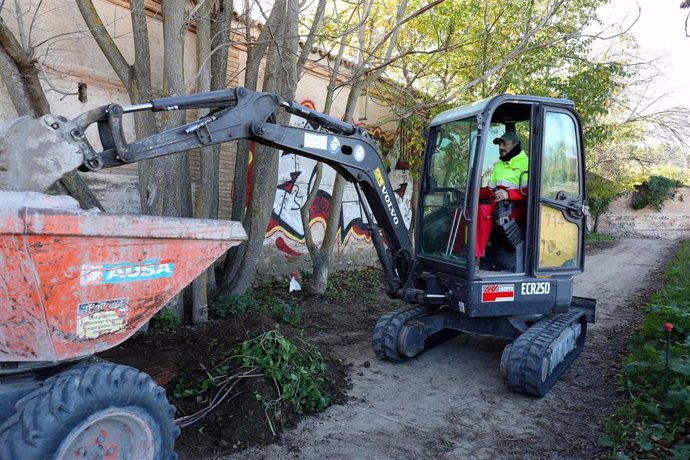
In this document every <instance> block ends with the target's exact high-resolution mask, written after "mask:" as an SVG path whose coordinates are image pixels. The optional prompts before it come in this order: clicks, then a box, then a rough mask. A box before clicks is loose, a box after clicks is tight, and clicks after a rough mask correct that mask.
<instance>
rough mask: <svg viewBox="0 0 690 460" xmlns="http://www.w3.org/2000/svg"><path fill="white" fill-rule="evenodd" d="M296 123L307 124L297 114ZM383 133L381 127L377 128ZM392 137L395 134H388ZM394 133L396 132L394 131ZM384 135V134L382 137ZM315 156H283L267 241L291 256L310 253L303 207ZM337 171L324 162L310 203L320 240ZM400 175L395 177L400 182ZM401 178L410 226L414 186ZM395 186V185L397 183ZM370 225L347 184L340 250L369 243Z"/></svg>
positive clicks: (397, 191) (314, 229)
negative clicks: (307, 245) (301, 210)
mask: <svg viewBox="0 0 690 460" xmlns="http://www.w3.org/2000/svg"><path fill="white" fill-rule="evenodd" d="M301 104H302V105H304V106H306V107H309V108H312V109H313V108H315V105H314V103H313V102H311V101H303V102H301ZM290 123H291V124H292V125H293V126H299V127H307V123H306V121H305V120H304V119H302V118H299V117H295V116H293V117H292V119H291V120H290ZM377 129H378V130H379V131H380V134H381V135H382V134H383V131H381V129H380V128H377ZM386 136H387V137H390V136H391V135H386ZM392 136H393V137H394V134H393V135H392ZM379 138H380V139H383V136H381V137H379ZM316 164H317V162H316V161H315V160H311V159H308V158H304V157H300V156H297V155H294V154H291V153H283V154H282V155H281V156H280V164H279V173H278V184H277V187H276V195H275V199H274V202H273V211H272V213H271V218H270V222H269V224H268V228H267V229H266V244H270V245H275V248H276V249H277V250H278V251H280V252H281V253H282V254H284V255H285V256H286V257H287V258H289V259H292V258H297V257H300V256H302V255H303V254H305V253H306V248H305V247H304V228H303V225H302V218H301V215H300V209H301V208H302V206H303V205H304V203H305V202H306V199H307V196H308V194H309V191H310V190H311V189H312V187H313V184H314V179H315V177H316ZM335 177H336V172H335V171H334V170H333V169H332V168H330V167H328V166H326V165H324V167H323V172H322V177H321V185H320V186H319V190H318V191H317V192H316V198H315V199H314V201H313V203H312V204H311V206H310V207H309V227H310V229H311V231H312V235H313V236H314V239H315V240H316V241H317V242H320V241H321V240H322V239H323V236H324V233H325V229H326V221H327V219H328V215H329V213H330V209H331V194H330V192H331V191H332V190H333V184H334V183H335ZM396 179H398V178H396V177H391V181H392V182H396ZM397 182H400V183H399V184H398V185H397V187H396V188H395V190H394V191H395V194H394V196H396V199H397V201H398V205H399V206H400V209H401V212H402V214H403V220H404V222H405V224H406V225H407V226H409V223H410V217H411V209H410V204H409V202H410V196H408V195H411V190H409V187H408V186H407V185H408V184H407V182H404V181H401V180H398V181H397ZM394 187H395V185H394ZM366 229H367V219H366V215H365V213H364V210H363V208H362V204H361V203H360V201H359V196H358V195H357V191H356V190H355V187H354V186H353V185H352V184H347V185H346V188H345V192H344V195H343V203H342V208H341V211H340V217H339V223H338V238H337V251H338V252H339V253H342V252H343V251H345V250H346V248H349V247H353V248H354V247H367V246H369V245H370V244H371V238H370V236H369V232H368V231H367V230H366Z"/></svg>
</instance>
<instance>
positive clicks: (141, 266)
mask: <svg viewBox="0 0 690 460" xmlns="http://www.w3.org/2000/svg"><path fill="white" fill-rule="evenodd" d="M174 273H175V264H174V263H173V261H172V260H158V259H153V260H145V261H143V262H141V263H139V262H119V263H115V264H101V265H91V264H84V265H82V266H81V273H80V276H79V284H81V285H82V286H88V285H92V284H117V283H129V282H132V281H148V280H153V279H157V278H170V277H171V276H173V274H174Z"/></svg>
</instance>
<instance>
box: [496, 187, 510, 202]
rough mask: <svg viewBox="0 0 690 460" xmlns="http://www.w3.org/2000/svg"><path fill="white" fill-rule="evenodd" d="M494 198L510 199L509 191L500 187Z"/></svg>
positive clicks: (498, 199) (499, 199) (497, 199)
mask: <svg viewBox="0 0 690 460" xmlns="http://www.w3.org/2000/svg"><path fill="white" fill-rule="evenodd" d="M494 199H495V200H496V201H503V200H507V199H508V192H507V191H506V190H503V189H502V188H500V189H498V190H496V191H495V192H494Z"/></svg>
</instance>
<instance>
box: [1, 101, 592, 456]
mask: <svg viewBox="0 0 690 460" xmlns="http://www.w3.org/2000/svg"><path fill="white" fill-rule="evenodd" d="M201 108H204V109H209V111H208V113H207V114H206V115H203V116H202V117H201V118H199V119H198V120H196V121H194V122H191V123H189V124H186V125H184V126H180V127H177V128H173V129H170V130H167V131H165V132H161V133H158V134H154V135H151V136H149V137H146V138H143V139H139V140H136V141H132V142H128V141H127V139H126V137H125V134H124V131H123V116H124V115H126V114H130V113H133V112H137V111H144V110H151V111H170V110H188V109H201ZM278 110H284V111H286V112H288V113H290V114H292V115H295V116H298V117H301V118H303V119H305V120H307V121H308V122H309V124H310V125H311V126H312V127H313V126H317V127H318V128H317V129H306V128H299V127H294V126H287V125H282V124H279V123H277V122H276V112H277V111H278ZM94 124H95V125H97V128H98V137H99V138H100V144H101V146H102V148H98V149H95V148H94V147H93V146H92V144H91V143H90V142H89V140H88V138H87V136H86V135H85V132H86V130H87V128H89V127H90V126H91V125H94ZM506 132H512V133H515V134H517V135H518V136H519V138H520V139H521V145H522V148H523V150H525V152H526V153H528V155H529V169H528V170H527V171H524V172H522V174H521V176H520V184H519V185H520V187H519V189H520V190H521V193H523V195H524V206H525V208H526V213H525V216H526V217H525V218H524V220H523V221H515V220H511V218H510V217H509V215H510V212H508V211H509V210H505V209H501V207H499V206H497V207H496V212H495V213H494V217H493V219H494V221H493V227H492V232H491V234H490V237H489V243H488V246H487V249H486V251H485V254H483V255H482V257H481V258H479V257H477V255H478V254H475V251H476V250H475V243H476V240H477V230H476V228H477V226H476V221H477V219H478V209H479V206H480V205H481V204H482V200H481V199H480V190H481V189H482V188H483V187H486V186H487V182H488V177H489V176H490V173H491V170H492V166H493V165H494V164H495V163H496V161H498V159H499V155H498V149H497V147H496V146H495V145H494V143H493V140H494V139H495V138H497V137H500V136H501V135H503V134H504V133H506ZM425 135H426V145H425V150H424V160H423V172H422V177H421V181H420V185H419V186H420V190H419V194H418V196H419V200H418V203H416V207H417V208H416V209H417V212H416V221H415V227H414V228H415V232H414V234H415V235H414V245H413V242H412V240H411V238H410V236H409V233H408V229H407V228H406V226H405V224H404V222H403V219H402V214H401V212H400V208H399V205H398V202H397V200H396V198H395V195H394V193H393V189H392V187H391V183H390V180H389V177H388V175H387V171H386V168H385V166H384V164H383V162H382V160H381V157H380V155H379V154H378V152H377V150H376V144H375V142H374V141H373V140H372V139H371V138H370V136H369V135H368V134H367V133H366V131H365V130H364V129H363V128H361V127H356V126H353V125H352V124H350V123H347V122H344V121H341V120H338V119H336V118H332V117H330V116H328V115H325V114H322V113H320V112H317V111H314V110H311V109H309V108H306V107H304V106H301V105H299V104H296V103H294V102H291V101H286V100H284V99H282V98H281V97H280V96H278V95H275V94H269V93H261V92H254V91H250V90H247V89H244V88H234V89H227V90H222V91H213V92H207V93H198V94H192V95H184V96H174V97H167V98H159V99H154V100H152V101H150V102H149V103H143V104H137V105H132V106H127V107H122V106H120V105H117V104H110V105H106V106H102V107H99V108H96V109H93V110H90V111H88V112H86V113H84V114H82V115H80V116H78V117H76V118H74V119H72V120H68V119H66V118H64V117H59V116H55V115H46V116H44V117H42V118H40V119H28V118H23V119H20V120H19V121H15V122H11V123H9V124H5V125H0V166H2V168H0V189H4V190H8V189H9V190H14V191H9V192H0V193H2V194H3V195H1V196H0V203H2V204H1V205H0V241H1V242H2V243H3V244H2V245H1V246H0V269H1V270H0V272H1V274H0V318H1V319H2V321H0V378H1V379H2V384H1V385H0V390H2V391H0V407H2V408H3V410H2V413H3V414H5V416H4V417H5V418H3V417H0V441H2V445H3V447H1V448H0V458H13V456H14V454H13V453H15V454H16V453H18V452H20V453H21V454H20V455H21V456H22V458H46V457H47V456H53V455H57V456H58V457H59V455H61V454H65V455H68V454H69V455H71V453H73V452H76V453H78V454H79V455H82V456H89V458H91V457H90V456H91V455H92V453H93V454H94V455H96V454H98V453H99V452H100V451H98V449H100V450H101V451H102V450H103V449H104V448H105V449H110V448H109V447H108V445H111V446H112V445H116V446H118V447H117V448H118V449H120V451H122V452H130V453H132V455H135V456H137V457H138V458H145V457H146V458H167V457H168V456H173V455H174V438H175V436H176V435H177V433H178V432H179V430H177V429H176V428H175V427H174V426H172V424H171V421H170V412H171V408H170V406H169V405H168V404H167V400H166V401H163V402H161V394H160V391H158V390H156V389H155V385H153V384H152V383H151V382H150V379H149V380H146V379H147V378H148V377H147V376H146V375H145V374H143V373H139V374H136V372H137V371H136V370H132V369H131V368H125V367H123V366H115V367H114V368H107V366H106V365H105V364H103V363H95V364H90V363H87V361H86V359H87V358H89V357H90V356H92V355H93V354H94V353H96V352H99V351H103V350H105V349H107V348H110V347H113V346H116V345H118V344H119V343H121V342H122V341H124V340H126V339H127V338H128V337H130V336H131V335H132V334H133V333H134V332H135V331H136V330H137V329H138V328H139V327H140V326H141V325H142V324H143V323H145V322H146V321H147V320H148V319H149V318H150V317H151V316H153V314H155V313H156V312H157V311H158V310H159V309H160V308H162V307H163V305H164V304H165V302H166V301H167V299H169V298H170V297H172V296H173V295H174V294H175V293H176V292H177V291H179V290H180V289H182V288H183V287H184V286H185V285H186V283H188V282H190V281H191V279H193V278H194V277H195V276H196V274H198V273H199V272H201V271H203V270H204V269H205V268H206V267H207V266H208V265H209V264H211V263H212V262H213V260H214V258H216V257H218V256H219V255H220V254H222V253H223V252H224V251H225V250H227V247H229V246H231V245H232V244H239V242H241V241H242V240H243V239H244V238H245V235H244V232H243V231H242V229H241V227H240V226H239V224H237V223H232V222H226V223H222V222H220V223H218V222H216V223H214V222H212V221H202V222H200V221H198V220H195V219H173V218H162V217H153V216H116V215H109V214H107V213H93V212H91V213H90V212H87V211H81V210H74V209H65V208H69V206H66V207H65V206H62V205H55V206H53V205H52V204H51V203H52V201H51V200H54V199H57V198H56V197H50V198H48V196H47V195H42V194H41V193H40V192H44V191H45V189H46V188H47V186H49V185H50V184H51V183H52V182H54V181H55V180H57V179H59V178H60V177H61V176H62V175H63V174H64V173H66V172H69V171H71V170H73V169H76V168H78V169H80V170H81V171H85V172H89V171H99V170H101V169H104V168H111V167H115V166H119V165H124V164H128V163H134V162H138V161H142V160H146V159H151V158H155V157H159V156H162V155H168V154H173V153H177V152H182V151H186V150H190V149H195V148H200V147H204V146H210V145H214V144H220V143H224V142H230V141H236V140H240V139H248V140H250V141H253V142H258V143H260V144H264V145H268V146H271V147H275V148H277V149H280V150H283V151H286V152H291V153H295V154H297V155H301V156H305V157H308V158H311V159H315V160H318V161H322V162H324V163H326V164H328V165H329V166H331V167H332V168H333V169H335V170H336V171H337V172H338V173H339V174H341V175H342V176H343V177H344V178H345V179H346V180H348V181H349V182H351V183H353V184H354V186H355V188H356V190H357V193H358V194H359V196H360V201H361V203H362V207H363V210H364V213H365V216H366V219H367V222H368V229H369V232H370V234H371V240H372V243H373V246H374V248H375V250H376V252H377V255H378V258H379V260H380V262H381V266H382V269H383V276H384V278H385V286H386V291H387V294H388V295H389V296H390V297H391V298H396V299H402V300H403V301H404V302H406V303H407V304H409V308H405V309H402V310H399V311H394V312H391V313H387V314H385V315H383V316H382V317H381V318H380V319H379V320H378V322H377V324H376V326H375V328H374V331H373V337H372V344H373V349H374V351H375V353H376V355H377V356H378V357H380V358H382V359H385V360H389V361H392V362H395V363H400V362H404V361H406V360H408V359H410V358H413V357H415V356H417V355H419V354H420V353H422V352H423V351H425V350H427V349H429V348H431V347H433V346H435V345H438V344H439V343H442V342H443V341H445V340H448V339H450V338H452V337H454V336H455V335H457V334H459V333H468V334H473V335H484V336H492V337H498V338H502V339H506V341H507V342H508V343H507V345H506V346H505V348H504V350H503V353H502V357H501V365H500V367H501V372H502V374H503V376H504V377H505V378H506V380H507V384H508V386H509V388H511V389H512V390H514V391H517V392H521V393H526V394H529V395H533V396H537V397H540V396H544V395H545V394H546V393H547V392H548V391H549V390H550V389H551V387H552V386H553V385H554V384H555V382H556V381H557V380H558V378H559V377H560V376H561V375H562V374H563V372H564V371H565V370H566V369H567V368H568V366H569V365H570V364H571V363H572V362H573V360H574V359H575V358H576V357H577V356H578V355H579V353H580V352H581V351H582V349H583V347H584V342H585V337H586V333H587V324H588V323H593V322H594V321H595V316H596V314H595V313H596V301H594V300H593V299H586V298H580V297H576V296H574V295H573V277H574V276H575V275H577V274H579V273H581V272H582V270H583V266H584V233H585V219H586V216H587V215H588V208H587V206H586V197H585V155H584V141H583V135H582V126H581V122H580V119H579V117H578V115H577V113H576V111H575V107H574V104H573V102H571V101H569V100H567V99H553V98H545V97H535V96H518V95H499V96H495V97H492V98H488V99H484V100H482V101H479V102H476V103H474V104H470V105H466V106H462V107H459V108H455V109H452V110H449V111H446V112H443V113H441V114H439V115H438V116H436V117H435V118H434V119H433V120H432V122H431V124H430V126H429V127H428V130H427V131H426V132H425ZM27 140H30V141H31V142H29V141H27ZM18 171H19V173H18ZM36 192H39V193H36ZM42 197H45V198H42ZM52 207H54V208H55V209H51V208H52ZM238 227H239V228H238ZM106 237H107V238H108V243H107V244H105V243H103V241H105V239H106ZM178 240H179V242H181V243H182V242H184V243H189V244H192V246H190V247H189V248H188V249H183V248H182V246H180V247H177V246H175V242H176V241H178ZM218 242H225V243H227V244H225V245H224V246H223V245H222V244H221V245H219V244H218ZM201 243H204V245H202V246H198V247H197V246H194V245H196V244H201ZM80 244H83V248H82V246H79V245H80ZM166 245H167V246H166ZM63 246H64V247H63ZM168 246H169V247H168ZM207 247H208V248H211V249H206V248H207ZM79 248H81V249H79ZM118 248H119V249H118ZM61 251H62V252H61ZM157 251H160V253H158V252H157ZM166 251H168V252H166ZM189 251H192V252H189ZM185 253H186V254H187V256H185V255H184V254H185ZM190 253H194V254H199V260H194V259H192V258H190V257H189V254H190ZM201 256H203V260H201ZM185 267H188V268H189V269H188V270H187V271H185ZM178 275H179V278H178ZM183 275H184V276H183ZM133 372H134V373H133ZM142 375H143V377H142ZM8 382H9V383H8ZM87 383H88V385H87ZM128 385H129V386H128ZM152 385H153V386H152ZM87 386H88V388H87ZM133 394H136V395H137V398H139V399H141V401H140V402H136V401H134V400H133V399H132V398H131V396H132V395H133ZM65 395H67V396H65ZM63 397H64V398H70V399H69V401H62V400H61V399H60V398H63ZM98 398H101V399H103V401H101V402H94V401H96V400H98V401H100V399H98ZM117 398H120V399H122V401H125V402H122V403H121V404H120V403H117V404H115V405H114V406H113V404H110V405H109V403H108V399H110V400H115V399H117ZM135 399H136V398H135ZM162 399H163V400H165V397H164V395H163V398H162ZM80 404H83V406H84V407H81V406H80ZM75 407H76V408H77V409H75ZM113 407H115V408H114V409H113ZM61 411H64V412H65V414H62V412H61ZM70 411H71V412H70ZM68 412H69V414H67V413H68ZM173 412H174V411H173ZM63 415H64V416H63ZM68 415H69V417H68ZM51 417H52V418H51ZM70 417H72V418H70ZM70 420H71V421H70ZM51 421H52V422H51ZM53 422H55V424H54V425H53V426H54V427H55V426H58V425H59V427H60V429H59V430H58V429H54V430H52V431H51V430H49V431H45V430H44V431H41V430H43V427H45V426H49V425H51V424H52V423H53ZM104 427H106V428H108V429H109V433H114V434H111V435H109V436H111V438H112V439H111V438H108V439H105V438H104V435H103V431H102V429H103V428H104ZM37 433H39V434H40V433H43V434H41V435H37ZM147 433H148V435H147ZM102 438H103V439H102ZM106 441H107V442H111V444H107V442H106ZM3 449H4V450H3ZM92 451H93V452H92ZM56 452H57V454H56ZM140 454H141V455H143V456H140ZM17 458H18V457H17ZM94 458H95V457H94Z"/></svg>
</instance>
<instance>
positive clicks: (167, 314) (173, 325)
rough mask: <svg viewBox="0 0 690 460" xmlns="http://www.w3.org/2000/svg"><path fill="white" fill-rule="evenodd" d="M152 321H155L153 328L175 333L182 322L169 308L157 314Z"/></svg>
mask: <svg viewBox="0 0 690 460" xmlns="http://www.w3.org/2000/svg"><path fill="white" fill-rule="evenodd" d="M151 321H153V326H154V327H155V328H156V329H162V330H164V331H168V332H175V331H176V330H177V328H178V327H180V323H181V322H182V320H181V319H180V318H179V317H178V316H177V315H176V314H175V312H174V311H172V310H170V309H169V308H163V309H162V310H161V311H159V312H158V313H156V314H155V315H154V316H153V318H151Z"/></svg>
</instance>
